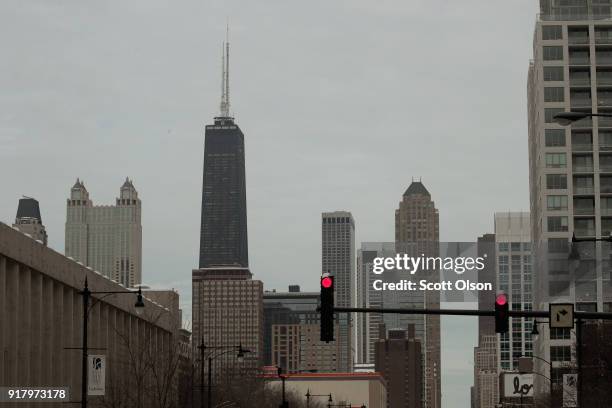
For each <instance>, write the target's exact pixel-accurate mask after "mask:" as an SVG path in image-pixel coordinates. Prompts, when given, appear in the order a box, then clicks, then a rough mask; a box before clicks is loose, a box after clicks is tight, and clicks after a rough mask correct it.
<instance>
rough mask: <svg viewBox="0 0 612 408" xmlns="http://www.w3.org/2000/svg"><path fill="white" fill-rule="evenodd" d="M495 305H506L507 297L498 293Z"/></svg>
mask: <svg viewBox="0 0 612 408" xmlns="http://www.w3.org/2000/svg"><path fill="white" fill-rule="evenodd" d="M495 303H496V304H498V305H500V306H503V305H505V304H506V303H508V296H506V294H505V293H500V294H499V295H497V297H496V298H495Z"/></svg>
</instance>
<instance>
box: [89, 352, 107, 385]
mask: <svg viewBox="0 0 612 408" xmlns="http://www.w3.org/2000/svg"><path fill="white" fill-rule="evenodd" d="M88 364H89V368H88V372H87V380H88V381H87V395H104V391H105V378H104V376H105V374H106V356H104V355H102V354H97V355H90V356H89V357H88Z"/></svg>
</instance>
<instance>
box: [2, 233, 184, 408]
mask: <svg viewBox="0 0 612 408" xmlns="http://www.w3.org/2000/svg"><path fill="white" fill-rule="evenodd" d="M85 277H87V280H88V283H89V288H90V290H91V291H123V290H126V291H127V289H125V288H124V287H122V286H120V285H118V284H117V283H114V282H113V281H111V280H109V279H107V278H105V277H103V276H102V275H99V274H97V273H95V272H93V271H92V270H90V269H88V268H86V267H84V266H82V265H80V264H78V263H77V262H75V261H72V260H70V259H68V258H66V257H65V256H63V255H61V254H59V253H58V252H56V251H54V250H52V249H50V248H47V247H45V246H44V245H42V244H40V243H38V242H36V241H34V240H33V239H31V238H29V237H27V236H25V235H24V234H22V233H21V232H19V231H16V230H14V229H12V228H11V227H9V226H7V225H6V224H3V223H0V386H30V387H32V386H69V387H70V393H71V401H80V390H81V358H82V353H81V350H74V349H67V348H71V347H72V348H75V347H81V346H82V321H83V299H82V296H81V295H80V294H79V291H80V290H81V289H82V287H83V282H84V280H85ZM101 296H103V295H93V297H94V298H101ZM135 301H136V295H132V294H128V295H122V294H119V295H110V296H107V297H104V298H103V299H102V300H100V301H95V300H94V299H92V300H91V303H90V304H92V305H93V306H92V307H91V309H90V312H89V332H88V336H89V341H88V344H89V347H91V348H101V349H102V350H90V354H105V355H106V356H107V372H106V387H107V398H109V399H110V398H111V395H109V394H110V391H111V390H112V391H114V392H115V394H116V395H114V396H112V398H123V399H126V398H138V397H140V402H141V403H142V404H145V405H142V404H141V405H142V406H146V403H145V399H146V394H147V393H145V392H144V389H145V385H147V384H148V383H147V381H148V380H147V379H146V378H147V377H150V375H149V374H150V369H151V367H150V366H149V367H145V362H149V363H152V364H153V365H155V366H156V369H158V370H160V369H161V368H160V367H161V366H162V365H163V364H162V363H164V362H163V361H162V360H163V359H164V358H166V357H167V356H169V355H170V354H172V351H173V347H174V346H173V344H174V341H175V336H174V334H175V333H176V330H177V327H178V328H180V321H178V322H177V321H176V319H173V316H177V315H179V313H178V311H177V310H176V311H172V310H169V309H166V308H164V307H162V306H160V305H157V304H154V303H152V302H151V301H150V300H148V299H147V298H145V299H144V302H145V308H144V313H143V315H142V316H141V317H139V316H137V315H135V309H134V303H135ZM94 302H95V305H94ZM145 346H146V347H145ZM151 356H153V358H152V359H151ZM141 380H142V381H141ZM138 381H141V384H140V385H138V384H137V382H138ZM137 391H139V392H137ZM100 398H101V397H90V398H89V401H90V406H97V405H98V402H100ZM12 405H13V404H6V403H4V404H3V408H4V407H6V408H9V407H11V406H12ZM15 406H16V407H23V406H24V405H23V404H21V405H19V404H15ZM46 406H48V407H64V406H65V404H61V403H57V404H55V403H46ZM130 406H138V405H136V401H134V400H132V401H131V403H130Z"/></svg>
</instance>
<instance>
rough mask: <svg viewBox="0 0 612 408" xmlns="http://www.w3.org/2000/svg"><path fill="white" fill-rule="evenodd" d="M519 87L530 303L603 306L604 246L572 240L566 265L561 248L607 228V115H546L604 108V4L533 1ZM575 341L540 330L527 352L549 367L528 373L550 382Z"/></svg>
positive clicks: (611, 63) (610, 20)
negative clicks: (523, 103)
mask: <svg viewBox="0 0 612 408" xmlns="http://www.w3.org/2000/svg"><path fill="white" fill-rule="evenodd" d="M527 91H528V119H529V126H528V130H529V179H530V203H531V239H532V241H533V244H534V254H535V255H536V268H537V270H538V273H537V274H535V278H536V281H535V282H534V283H535V290H534V293H535V295H536V297H535V299H534V300H535V305H534V307H535V308H537V309H538V310H548V304H549V303H551V302H555V303H557V302H571V303H575V305H576V309H577V310H584V311H605V312H609V311H611V310H612V285H610V283H609V282H610V272H609V271H610V255H611V252H612V251H611V246H610V243H606V242H598V243H595V242H583V243H580V244H577V245H576V247H575V248H574V249H577V250H578V252H579V253H580V258H581V259H580V262H577V263H573V262H568V254H569V252H570V249H571V247H570V245H569V242H570V241H571V238H572V235H575V236H576V237H577V238H578V239H594V238H602V237H607V236H609V235H610V233H611V232H612V119H611V118H606V117H593V118H591V117H586V118H585V119H582V120H578V121H575V122H574V123H572V124H571V125H569V126H561V125H560V124H558V123H556V121H555V120H554V116H555V115H556V114H558V113H560V112H564V111H575V112H583V113H585V114H610V113H612V4H611V3H610V1H608V0H574V1H571V2H569V1H561V0H541V1H540V14H539V15H538V19H537V21H536V24H535V30H534V37H533V60H532V61H531V62H530V64H529V71H528V87H527ZM542 329H544V330H542ZM573 343H575V335H574V334H573V333H572V332H570V331H569V330H566V331H563V330H562V331H553V332H550V331H549V330H547V329H545V328H544V327H540V336H539V339H538V342H537V344H536V346H535V348H536V352H535V354H536V355H538V356H539V357H541V358H544V359H546V360H549V361H550V360H551V359H552V361H553V364H554V365H555V366H557V367H553V372H552V373H550V372H549V367H548V366H547V365H546V364H542V363H540V362H536V370H538V372H541V373H543V374H544V375H546V376H549V377H551V378H552V379H553V382H554V384H555V386H557V385H559V384H560V382H561V378H562V369H561V367H560V366H561V365H567V364H572V365H575V364H576V363H577V362H576V359H575V356H574V354H575V353H572V352H571V348H572V344H573ZM536 391H537V392H538V393H545V392H547V391H548V389H547V384H546V382H545V381H541V380H539V379H536ZM559 392H560V391H559Z"/></svg>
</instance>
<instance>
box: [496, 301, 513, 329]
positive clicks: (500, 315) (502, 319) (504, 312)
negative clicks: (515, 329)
mask: <svg viewBox="0 0 612 408" xmlns="http://www.w3.org/2000/svg"><path fill="white" fill-rule="evenodd" d="M509 317H510V316H509V315H508V296H506V294H505V293H500V294H499V295H497V297H496V298H495V333H508V327H509Z"/></svg>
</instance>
